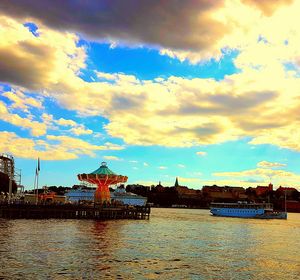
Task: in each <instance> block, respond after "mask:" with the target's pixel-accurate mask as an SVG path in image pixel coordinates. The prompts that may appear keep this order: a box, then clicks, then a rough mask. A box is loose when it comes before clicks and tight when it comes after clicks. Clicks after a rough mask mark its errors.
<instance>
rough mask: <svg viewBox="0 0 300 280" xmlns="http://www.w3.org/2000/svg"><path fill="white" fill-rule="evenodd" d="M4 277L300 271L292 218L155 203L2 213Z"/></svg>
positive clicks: (298, 229) (298, 231)
mask: <svg viewBox="0 0 300 280" xmlns="http://www.w3.org/2000/svg"><path fill="white" fill-rule="evenodd" d="M0 260H1V266H0V279H272V280H273V279H300V214H292V213H289V215H288V220H255V219H239V218H221V217H213V216H211V215H210V214H209V211H208V210H194V209H163V208H154V209H152V213H151V218H150V220H144V221H140V220H116V221H105V222H99V221H88V220H1V219H0Z"/></svg>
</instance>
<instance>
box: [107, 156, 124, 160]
mask: <svg viewBox="0 0 300 280" xmlns="http://www.w3.org/2000/svg"><path fill="white" fill-rule="evenodd" d="M103 158H104V159H106V160H117V161H119V160H122V159H121V158H119V157H116V156H103Z"/></svg>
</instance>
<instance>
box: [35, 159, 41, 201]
mask: <svg viewBox="0 0 300 280" xmlns="http://www.w3.org/2000/svg"><path fill="white" fill-rule="evenodd" d="M35 173H36V197H35V203H36V204H38V201H39V173H40V158H38V162H37V167H36V172H35Z"/></svg>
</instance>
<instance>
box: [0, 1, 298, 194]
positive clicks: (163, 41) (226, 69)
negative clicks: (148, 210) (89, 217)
mask: <svg viewBox="0 0 300 280" xmlns="http://www.w3.org/2000/svg"><path fill="white" fill-rule="evenodd" d="M299 10H300V1H292V0H279V1H265V0H264V1H259V0H240V1H238V0H225V1H221V0H217V1H206V0H199V1H192V0H187V1H175V0H174V1H146V0H141V1H133V0H128V1H117V0H116V1H108V0H102V1H97V0H94V1H58V0H51V1H50V0H44V1H32V0H18V1H16V0H2V1H0V116H1V118H0V153H9V154H12V155H13V156H14V157H15V161H16V168H18V169H21V170H22V184H23V185H25V187H26V189H30V188H32V187H33V181H34V173H35V168H36V162H37V158H38V157H39V158H40V159H41V171H40V186H42V185H48V186H49V185H63V186H72V185H73V184H78V183H79V181H78V180H77V177H76V175H77V174H79V173H89V172H92V171H94V170H95V169H97V168H98V167H99V165H100V164H101V162H102V161H106V162H107V163H108V166H109V168H110V169H112V170H113V171H114V172H116V173H119V174H122V175H127V176H128V177H129V179H128V183H130V184H135V183H141V184H146V185H152V184H155V185H156V184H158V182H159V181H161V183H162V185H169V186H171V185H174V182H175V179H176V177H178V179H179V183H180V184H181V185H187V186H189V187H191V188H195V189H200V188H201V187H202V186H203V185H212V184H218V185H231V186H242V187H249V186H256V185H267V184H269V183H270V182H272V183H273V184H274V187H275V188H277V187H278V186H279V185H282V186H293V187H296V188H297V189H298V190H300V153H299V151H300V131H299V127H300V118H299V112H300V110H299V109H300V68H299V67H300V48H299V45H300V27H299V24H298V22H299V19H298V17H299V15H298V13H299Z"/></svg>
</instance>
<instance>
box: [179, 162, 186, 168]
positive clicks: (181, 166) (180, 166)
mask: <svg viewBox="0 0 300 280" xmlns="http://www.w3.org/2000/svg"><path fill="white" fill-rule="evenodd" d="M177 166H178V167H179V168H185V165H184V164H181V163H180V164H177Z"/></svg>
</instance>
